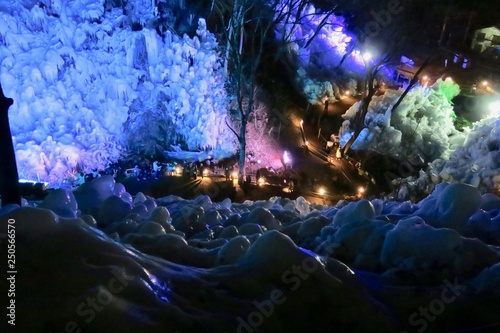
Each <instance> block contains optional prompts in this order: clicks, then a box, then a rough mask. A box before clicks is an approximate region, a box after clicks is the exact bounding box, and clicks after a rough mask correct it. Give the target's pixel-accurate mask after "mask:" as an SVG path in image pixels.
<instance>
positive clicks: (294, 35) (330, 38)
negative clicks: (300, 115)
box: [276, 1, 364, 104]
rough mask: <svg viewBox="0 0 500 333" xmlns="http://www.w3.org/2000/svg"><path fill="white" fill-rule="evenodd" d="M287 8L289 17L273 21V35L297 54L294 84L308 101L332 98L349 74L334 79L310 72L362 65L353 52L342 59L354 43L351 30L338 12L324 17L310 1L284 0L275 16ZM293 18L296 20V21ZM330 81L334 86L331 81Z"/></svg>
mask: <svg viewBox="0 0 500 333" xmlns="http://www.w3.org/2000/svg"><path fill="white" fill-rule="evenodd" d="M288 11H290V12H291V13H292V15H291V16H292V17H291V18H290V19H288V20H283V19H282V20H281V22H280V24H278V25H277V27H276V38H277V39H278V40H280V41H282V42H285V43H286V48H287V51H288V52H289V53H290V54H293V55H294V56H295V57H296V58H297V63H298V67H299V68H298V71H297V76H296V83H297V85H298V86H299V87H300V88H301V89H302V91H303V94H304V95H305V96H306V98H307V99H308V101H309V102H310V103H312V104H317V103H322V102H323V101H324V99H325V98H330V99H333V98H334V95H335V94H336V95H337V96H338V95H339V91H338V90H339V86H340V85H342V86H346V87H347V86H349V80H350V79H351V78H348V79H346V78H340V77H339V75H338V73H337V75H336V79H335V80H333V79H332V80H331V81H329V80H325V78H324V77H322V78H315V77H314V76H315V73H316V74H317V73H323V76H324V73H327V72H333V71H335V70H337V69H338V68H342V69H343V70H346V71H349V72H352V71H354V72H361V71H362V70H363V69H364V63H363V61H362V59H360V58H358V57H356V53H350V54H349V55H348V56H347V57H345V59H343V57H344V56H345V55H346V54H347V53H348V52H350V51H351V48H353V46H354V45H353V43H354V42H355V39H354V37H353V34H351V33H349V32H348V31H347V30H346V28H345V25H344V19H343V18H342V17H341V16H337V15H333V14H332V15H330V16H328V17H327V15H328V14H327V13H324V12H321V11H320V10H318V9H316V8H315V7H314V5H312V4H307V6H306V7H304V8H303V7H302V6H301V3H300V2H296V1H284V2H283V3H282V5H281V6H280V7H279V8H278V11H277V13H276V16H283V13H286V12H288ZM297 19H298V21H299V22H296V20H297ZM321 25H322V26H321ZM320 26H321V28H320ZM334 81H336V82H335V83H334V84H335V86H334V85H332V82H334ZM340 81H342V82H340ZM344 81H345V82H344ZM346 89H348V88H346Z"/></svg>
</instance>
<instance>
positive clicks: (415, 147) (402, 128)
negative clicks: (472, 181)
mask: <svg viewBox="0 0 500 333" xmlns="http://www.w3.org/2000/svg"><path fill="white" fill-rule="evenodd" d="M442 85H454V84H453V83H449V82H443V81H441V80H440V81H438V82H437V83H436V84H435V85H434V86H433V87H432V88H428V87H426V86H416V87H414V88H413V89H412V90H411V91H410V92H409V93H408V94H407V95H406V97H405V98H404V99H403V101H402V103H401V104H400V105H399V106H398V107H397V108H396V109H395V110H394V112H393V111H392V108H393V106H394V104H395V103H396V101H397V100H398V99H399V97H400V96H401V94H402V93H403V91H402V89H400V90H397V91H396V90H387V91H386V92H385V94H384V95H382V96H375V97H374V98H373V100H372V101H371V103H370V106H369V109H368V113H367V115H366V118H365V128H364V129H363V130H362V131H361V134H360V136H359V137H358V138H357V139H356V141H355V142H354V144H353V145H352V149H354V150H375V151H378V152H380V153H381V154H388V155H391V156H393V157H396V158H398V159H400V160H409V161H422V162H425V163H428V162H432V161H434V160H436V159H438V158H442V159H447V158H448V157H449V156H450V154H451V153H452V152H453V151H454V150H455V149H457V148H458V147H460V146H461V145H462V144H463V141H464V135H463V134H462V133H460V132H458V131H457V130H456V129H455V127H454V125H453V117H454V116H455V113H454V111H453V106H452V105H451V104H450V102H449V100H448V98H447V96H446V95H445V94H444V93H443V89H442V87H441V86H442ZM359 106H360V102H358V103H356V104H354V105H353V106H352V107H351V108H350V109H349V110H347V112H346V113H345V115H343V117H344V118H345V119H346V121H344V123H343V125H342V128H341V132H340V135H341V138H340V143H341V145H345V144H346V142H347V141H348V140H349V138H350V137H351V135H352V134H353V132H352V131H353V130H352V128H351V126H350V122H349V120H351V119H352V118H353V117H354V115H355V114H356V112H358V109H359Z"/></svg>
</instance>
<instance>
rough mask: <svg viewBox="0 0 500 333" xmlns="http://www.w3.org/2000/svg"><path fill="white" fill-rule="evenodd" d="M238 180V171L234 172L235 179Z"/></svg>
mask: <svg viewBox="0 0 500 333" xmlns="http://www.w3.org/2000/svg"><path fill="white" fill-rule="evenodd" d="M236 178H238V173H237V172H236V171H234V172H233V179H236Z"/></svg>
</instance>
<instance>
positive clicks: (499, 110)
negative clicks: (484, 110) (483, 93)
mask: <svg viewBox="0 0 500 333" xmlns="http://www.w3.org/2000/svg"><path fill="white" fill-rule="evenodd" d="M488 109H489V110H490V113H489V114H488V117H490V118H497V117H500V101H499V100H497V101H494V102H491V103H490V104H489V105H488Z"/></svg>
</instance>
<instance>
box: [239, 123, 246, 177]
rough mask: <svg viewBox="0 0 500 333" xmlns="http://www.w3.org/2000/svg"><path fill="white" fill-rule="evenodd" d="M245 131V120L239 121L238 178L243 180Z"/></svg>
mask: <svg viewBox="0 0 500 333" xmlns="http://www.w3.org/2000/svg"><path fill="white" fill-rule="evenodd" d="M246 131H247V120H246V119H243V120H242V121H241V127H240V136H239V138H238V139H239V142H240V160H239V165H240V169H239V173H240V174H239V177H240V178H243V180H244V179H245V159H246V145H247V142H246V135H245V134H246Z"/></svg>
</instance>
